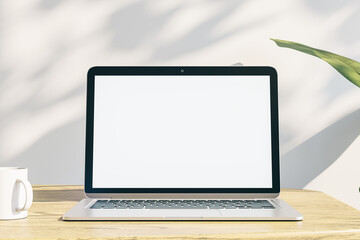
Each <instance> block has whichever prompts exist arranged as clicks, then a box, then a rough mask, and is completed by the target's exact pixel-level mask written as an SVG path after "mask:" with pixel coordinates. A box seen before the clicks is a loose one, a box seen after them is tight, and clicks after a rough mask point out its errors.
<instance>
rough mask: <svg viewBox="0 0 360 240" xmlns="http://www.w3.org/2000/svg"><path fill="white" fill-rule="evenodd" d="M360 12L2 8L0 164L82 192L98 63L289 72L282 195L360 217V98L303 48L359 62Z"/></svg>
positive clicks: (307, 5)
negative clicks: (318, 198)
mask: <svg viewBox="0 0 360 240" xmlns="http://www.w3.org/2000/svg"><path fill="white" fill-rule="evenodd" d="M359 22H360V2H359V1H356V0H353V1H336V0H332V1H329V0H303V1H280V0H271V1H269V0H253V1H250V0H246V1H238V0H236V1H234V0H227V1H214V0H203V1H175V0H172V1H168V0H161V1H160V0H153V1H115V0H113V1H58V0H42V1H1V2H0V76H1V77H0V165H2V166H25V167H28V168H29V171H30V173H29V174H30V180H31V182H32V183H33V184H82V183H83V178H84V167H83V166H84V136H85V135H84V130H85V129H84V123H85V120H84V114H85V81H86V72H87V70H88V69H89V68H90V67H91V66H94V65H225V66H226V65H231V64H233V63H235V62H242V63H244V64H245V65H271V66H274V67H275V68H276V69H277V70H278V72H279V91H280V93H279V94H280V131H281V153H282V159H281V172H282V187H288V188H308V189H315V190H321V191H324V192H326V193H328V194H330V195H332V196H334V197H335V198H338V199H340V200H342V201H344V202H346V203H348V204H350V205H352V206H354V207H357V208H359V209H360V196H359V192H358V186H360V177H359V176H360V174H359V173H358V171H359V169H360V137H359V132H360V89H359V88H357V87H356V86H354V85H352V84H351V83H349V82H348V81H347V80H345V79H344V78H343V77H342V76H341V75H340V74H338V73H337V72H336V71H335V70H334V69H332V68H331V67H330V66H329V65H327V64H326V63H324V62H322V61H321V60H319V59H315V58H314V57H310V56H307V55H305V54H302V53H299V52H295V51H292V50H289V49H283V48H278V47H277V46H275V44H274V43H273V42H272V41H270V40H269V38H280V39H286V40H293V41H298V42H301V43H304V44H308V45H311V46H314V47H318V48H322V49H326V50H329V51H333V52H336V53H339V54H342V55H345V56H348V57H351V58H353V59H356V60H358V61H359V60H360V31H358V30H357V29H358V27H359V26H358V24H359Z"/></svg>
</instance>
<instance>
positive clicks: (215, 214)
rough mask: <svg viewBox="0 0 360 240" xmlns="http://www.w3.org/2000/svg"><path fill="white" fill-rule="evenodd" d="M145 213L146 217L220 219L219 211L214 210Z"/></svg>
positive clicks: (153, 211) (166, 210) (176, 210)
mask: <svg viewBox="0 0 360 240" xmlns="http://www.w3.org/2000/svg"><path fill="white" fill-rule="evenodd" d="M147 212H148V216H152V217H164V218H178V217H179V218H181V217H193V218H196V217H221V213H220V211H219V210H216V209H206V210H205V209H156V210H155V209H154V210H152V209H151V210H148V211H147Z"/></svg>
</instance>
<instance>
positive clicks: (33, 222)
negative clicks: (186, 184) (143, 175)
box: [0, 186, 360, 240]
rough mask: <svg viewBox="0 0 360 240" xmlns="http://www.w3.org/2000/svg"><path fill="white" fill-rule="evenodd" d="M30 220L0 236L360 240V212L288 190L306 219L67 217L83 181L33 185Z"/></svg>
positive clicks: (2, 227) (3, 229)
mask: <svg viewBox="0 0 360 240" xmlns="http://www.w3.org/2000/svg"><path fill="white" fill-rule="evenodd" d="M33 188H34V203H33V205H32V207H31V209H30V211H29V217H28V218H26V219H19V220H10V221H0V238H16V239H33V238H43V239H58V238H61V239H64V238H66V239H68V238H72V239H75V238H76V239H80V238H81V239H86V238H89V239H94V238H97V239H115V238H117V239H118V238H120V237H121V239H140V238H141V239H172V240H174V239H185V238H190V239H241V238H245V239H320V238H321V239H360V211H358V210H356V209H353V208H351V207H349V206H347V205H345V204H344V203H341V202H339V201H337V200H335V199H333V198H331V197H329V196H327V195H325V194H324V193H321V192H315V191H308V190H290V189H284V190H283V192H282V194H281V196H280V197H281V198H282V199H284V200H286V201H287V202H288V203H289V204H291V205H292V206H293V207H295V208H296V209H297V210H298V211H299V212H300V213H302V214H303V215H304V221H303V222H281V221H278V222H265V221H257V222H241V221H223V222H221V221H217V222H195V221H193V222H189V221H177V222H165V221H164V222H151V221H141V222H135V221H133V222H131V221H126V222H121V221H118V222H111V221H106V222H101V221H97V222H92V221H83V222H65V221H62V220H61V216H62V214H63V213H65V212H66V211H67V210H69V209H70V208H71V207H72V206H74V205H75V204H76V202H77V201H79V200H80V199H82V198H84V194H83V187H82V186H34V187H33Z"/></svg>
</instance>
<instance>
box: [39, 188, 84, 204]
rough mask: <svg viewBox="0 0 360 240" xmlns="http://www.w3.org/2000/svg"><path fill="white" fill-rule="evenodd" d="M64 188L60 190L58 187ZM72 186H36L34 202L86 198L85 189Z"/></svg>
mask: <svg viewBox="0 0 360 240" xmlns="http://www.w3.org/2000/svg"><path fill="white" fill-rule="evenodd" d="M59 187H61V188H62V190H61V191H59V190H58V188H59ZM71 188H72V187H71V186H59V185H58V186H36V188H34V202H49V199H51V202H69V201H70V202H78V201H80V200H81V199H83V198H86V196H85V194H84V190H83V189H82V188H80V187H78V189H71Z"/></svg>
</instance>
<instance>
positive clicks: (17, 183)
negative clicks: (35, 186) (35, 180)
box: [0, 167, 33, 220]
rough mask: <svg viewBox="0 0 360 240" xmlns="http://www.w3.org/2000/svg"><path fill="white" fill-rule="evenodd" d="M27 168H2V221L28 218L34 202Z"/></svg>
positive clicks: (0, 217)
mask: <svg viewBox="0 0 360 240" xmlns="http://www.w3.org/2000/svg"><path fill="white" fill-rule="evenodd" d="M27 175H28V170H27V168H18V167H0V220H6V219H19V218H26V217H27V215H28V211H27V210H28V209H29V208H30V206H31V204H32V200H33V191H32V187H31V184H30V183H29V181H28V180H27Z"/></svg>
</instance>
